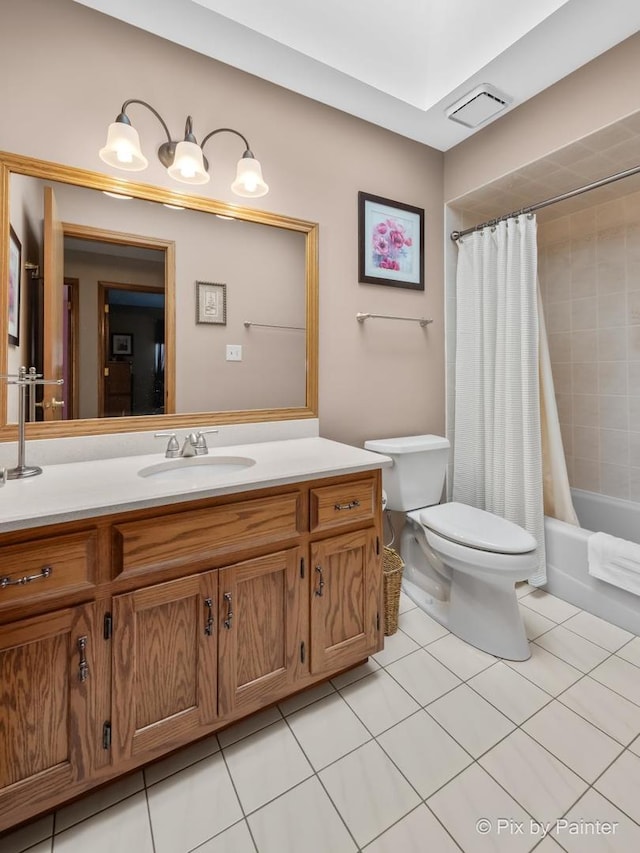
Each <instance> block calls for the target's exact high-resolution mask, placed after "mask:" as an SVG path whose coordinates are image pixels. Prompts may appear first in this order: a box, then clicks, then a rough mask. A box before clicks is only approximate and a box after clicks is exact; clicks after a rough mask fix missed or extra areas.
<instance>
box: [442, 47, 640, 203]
mask: <svg viewBox="0 0 640 853" xmlns="http://www.w3.org/2000/svg"><path fill="white" fill-rule="evenodd" d="M540 61H541V62H544V57H540ZM639 77H640V33H637V34H636V35H634V36H632V37H631V38H629V39H627V40H626V41H624V42H622V43H621V44H619V45H617V46H616V47H614V48H612V49H611V50H609V51H607V52H606V53H604V54H602V55H601V56H599V57H597V58H596V59H594V60H592V61H591V62H589V63H587V64H586V65H584V66H583V67H582V68H579V69H578V70H577V71H575V72H574V73H573V74H570V75H569V76H568V77H565V78H564V79H563V80H560V82H558V83H556V84H555V85H554V86H550V87H549V88H548V89H545V91H544V92H541V93H540V94H539V95H537V96H536V97H535V98H532V99H531V100H529V101H527V102H526V103H524V104H523V105H522V106H520V107H518V108H517V109H515V110H513V111H512V112H511V113H509V114H508V115H506V116H504V117H503V118H501V119H499V120H498V121H497V122H494V123H493V124H491V125H489V126H488V127H487V128H485V129H484V130H481V131H479V132H478V133H476V134H474V136H472V137H470V139H468V140H466V141H465V142H462V143H461V144H460V145H457V146H456V147H455V148H452V149H451V150H450V151H447V153H446V155H445V176H444V197H445V200H446V201H452V200H453V199H457V198H460V197H461V196H464V195H465V193H468V192H470V191H471V190H474V189H477V188H478V187H481V186H484V184H488V183H490V182H491V181H493V180H495V179H496V178H499V177H501V176H502V175H507V174H509V173H511V172H514V171H515V170H517V169H519V168H521V167H522V166H524V165H525V164H527V163H531V162H533V161H535V160H538V159H540V158H541V157H544V156H545V155H546V154H548V153H549V152H551V151H555V150H556V149H558V148H562V147H563V146H564V145H568V144H569V143H571V142H575V141H576V140H578V139H581V138H582V137H583V136H586V135H587V134H589V133H592V132H593V131H594V130H598V129H599V128H601V127H605V126H606V125H608V124H611V123H612V122H614V121H617V120H618V119H620V118H624V117H625V116H627V115H629V114H631V113H633V112H635V111H636V110H638V109H640V87H638V85H637V80H638V79H639Z"/></svg>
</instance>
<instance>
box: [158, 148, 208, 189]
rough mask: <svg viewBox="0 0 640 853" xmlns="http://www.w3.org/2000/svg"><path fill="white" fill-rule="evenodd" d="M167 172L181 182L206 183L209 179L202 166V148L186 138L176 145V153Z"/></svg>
mask: <svg viewBox="0 0 640 853" xmlns="http://www.w3.org/2000/svg"><path fill="white" fill-rule="evenodd" d="M167 172H168V173H169V174H170V175H171V177H172V178H175V180H176V181H180V182H181V183H183V184H207V183H208V182H209V180H210V177H209V173H208V172H207V170H206V169H205V167H204V161H203V159H202V148H200V146H199V145H198V144H197V143H195V142H188V141H187V140H186V139H185V140H183V141H182V142H178V144H177V145H176V154H175V157H174V158H173V163H172V164H171V165H170V166H169V168H168V169H167Z"/></svg>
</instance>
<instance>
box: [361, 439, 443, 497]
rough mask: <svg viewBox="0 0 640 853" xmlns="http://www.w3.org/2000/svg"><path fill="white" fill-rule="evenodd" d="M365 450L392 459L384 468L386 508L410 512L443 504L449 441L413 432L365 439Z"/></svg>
mask: <svg viewBox="0 0 640 853" xmlns="http://www.w3.org/2000/svg"><path fill="white" fill-rule="evenodd" d="M364 446H365V449H366V450H372V451H374V453H383V454H384V455H385V456H390V457H391V458H392V459H393V466H392V467H391V468H383V470H382V486H383V488H384V490H385V491H386V493H387V509H393V510H398V511H402V512H407V511H409V510H412V509H419V508H421V507H424V506H434V504H437V503H440V498H441V497H442V489H443V486H444V478H445V475H446V472H447V462H448V461H449V441H448V439H446V438H443V437H442V436H440V435H412V436H407V437H405V438H381V439H376V440H374V441H365V443H364Z"/></svg>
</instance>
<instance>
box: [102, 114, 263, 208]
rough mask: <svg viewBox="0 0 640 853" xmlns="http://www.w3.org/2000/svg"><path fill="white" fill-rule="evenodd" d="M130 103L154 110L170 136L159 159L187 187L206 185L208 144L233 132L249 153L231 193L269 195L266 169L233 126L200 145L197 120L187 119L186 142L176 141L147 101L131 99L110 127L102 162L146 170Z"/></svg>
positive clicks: (161, 148)
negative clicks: (130, 112) (131, 119)
mask: <svg viewBox="0 0 640 853" xmlns="http://www.w3.org/2000/svg"><path fill="white" fill-rule="evenodd" d="M130 104H141V105H142V106H143V107H146V108H147V109H148V110H150V111H151V112H152V113H153V114H154V116H155V117H156V118H157V119H158V121H159V122H160V124H161V125H162V127H163V129H164V132H165V133H166V135H167V141H166V142H163V143H162V145H161V146H160V148H159V149H158V159H159V160H160V162H161V163H162V165H163V166H165V167H166V169H167V172H168V173H169V175H171V177H172V178H174V179H175V180H176V181H180V182H181V183H183V184H206V183H208V182H209V180H210V175H209V172H208V171H207V170H208V168H209V164H208V162H207V160H206V158H205V157H204V154H203V153H202V149H203V148H204V146H205V144H206V143H207V142H208V141H209V139H211V137H212V136H215V135H216V134H217V133H233V134H235V135H236V136H239V137H240V139H241V140H242V141H243V143H244V146H245V151H244V154H243V155H242V157H241V158H240V160H238V165H237V168H236V177H235V180H234V182H233V183H232V184H231V190H232V192H234V193H235V194H236V195H239V196H242V197H243V198H259V197H260V196H263V195H266V194H267V193H268V192H269V187H268V185H267V184H266V183H265V182H264V180H263V177H262V167H261V166H260V163H259V162H258V160H256V158H255V157H254V156H253V153H252V151H251V149H250V148H249V143H248V142H247V140H246V138H245V137H244V136H243V135H242V134H241V133H240V132H239V131H237V130H234V129H233V128H231V127H219V128H217V129H216V130H212V131H211V132H210V133H207V135H206V136H205V137H204V138H203V140H202V142H201V143H200V144H198V142H197V141H196V138H195V136H194V135H193V121H192V118H191V116H187V121H186V123H185V128H184V139H183V140H182V141H181V142H174V141H173V140H172V139H171V134H170V133H169V128H168V127H167V125H166V123H165V121H164V119H163V118H162V116H161V115H160V113H159V112H158V111H157V110H155V109H154V108H153V107H152V106H151V105H150V104H148V103H147V102H146V101H140V100H138V99H137V98H131V99H130V100H128V101H125V102H124V104H123V105H122V109H121V111H120V114H119V115H118V116H117V118H116V120H115V121H114V122H113V123H112V124H110V125H109V130H108V133H107V142H106V145H105V146H104V148H101V149H100V151H99V154H100V159H101V160H103V161H104V162H105V163H107V164H108V165H109V166H114V167H115V168H116V169H123V170H124V171H127V172H139V171H141V170H142V169H146V168H147V166H148V165H149V161H148V160H147V158H146V157H145V156H144V154H143V153H142V150H141V148H140V137H139V136H138V131H137V130H136V129H135V128H134V127H133V125H132V124H131V121H130V120H129V116H128V115H127V114H126V110H127V108H128V107H129V105H130Z"/></svg>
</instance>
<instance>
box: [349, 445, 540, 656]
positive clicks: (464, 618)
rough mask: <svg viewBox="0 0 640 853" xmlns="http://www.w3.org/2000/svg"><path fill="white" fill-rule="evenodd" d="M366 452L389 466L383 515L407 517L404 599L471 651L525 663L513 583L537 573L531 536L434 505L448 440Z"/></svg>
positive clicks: (472, 511) (487, 516)
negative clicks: (380, 457)
mask: <svg viewBox="0 0 640 853" xmlns="http://www.w3.org/2000/svg"><path fill="white" fill-rule="evenodd" d="M364 446H365V448H366V449H367V450H372V451H375V452H376V453H382V454H384V455H385V456H390V457H391V459H392V460H393V466H392V467H391V468H385V469H383V474H382V477H383V487H384V489H385V492H386V498H387V508H388V509H391V510H397V511H401V512H405V513H406V516H405V518H406V523H405V526H404V529H403V531H402V536H401V540H400V553H401V555H402V559H403V560H404V563H405V570H404V575H403V580H402V588H403V590H404V592H405V593H406V594H407V595H408V596H409V598H411V599H412V600H413V601H414V602H415V603H416V604H417V605H418V607H420V608H422V610H424V611H425V612H426V613H428V614H429V615H430V616H432V617H433V618H434V619H436V620H437V621H438V622H440V623H441V624H442V625H444V626H445V627H446V628H448V629H449V630H450V631H451V632H452V633H453V634H456V635H457V636H458V637H460V638H461V639H462V640H465V641H466V642H467V643H470V644H471V645H472V646H475V647H476V648H478V649H482V650H483V651H485V652H489V653H490V654H492V655H496V656H497V657H502V658H507V659H508V660H526V659H527V658H528V657H530V655H531V652H530V649H529V643H528V641H527V637H526V634H525V630H524V624H523V622H522V617H521V615H520V609H519V607H518V599H517V597H516V592H515V584H516V583H517V582H518V581H524V580H526V579H527V578H528V577H530V576H531V575H532V574H534V573H535V571H536V568H537V555H536V540H535V539H534V537H533V536H531V534H530V533H527V531H526V530H523V528H522V527H519V526H518V525H517V524H514V523H513V522H511V521H507V520H506V519H504V518H500V517H499V516H497V515H494V514H493V513H490V512H485V511H484V510H481V509H476V508H475V507H471V506H466V505H465V504H461V503H455V502H452V503H445V504H439V501H440V498H441V496H442V488H443V485H444V478H445V473H446V469H447V461H448V458H449V442H448V440H447V439H446V438H442V437H440V436H437V435H417V436H410V437H407V438H389V439H380V440H376V441H367V442H365V445H364Z"/></svg>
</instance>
